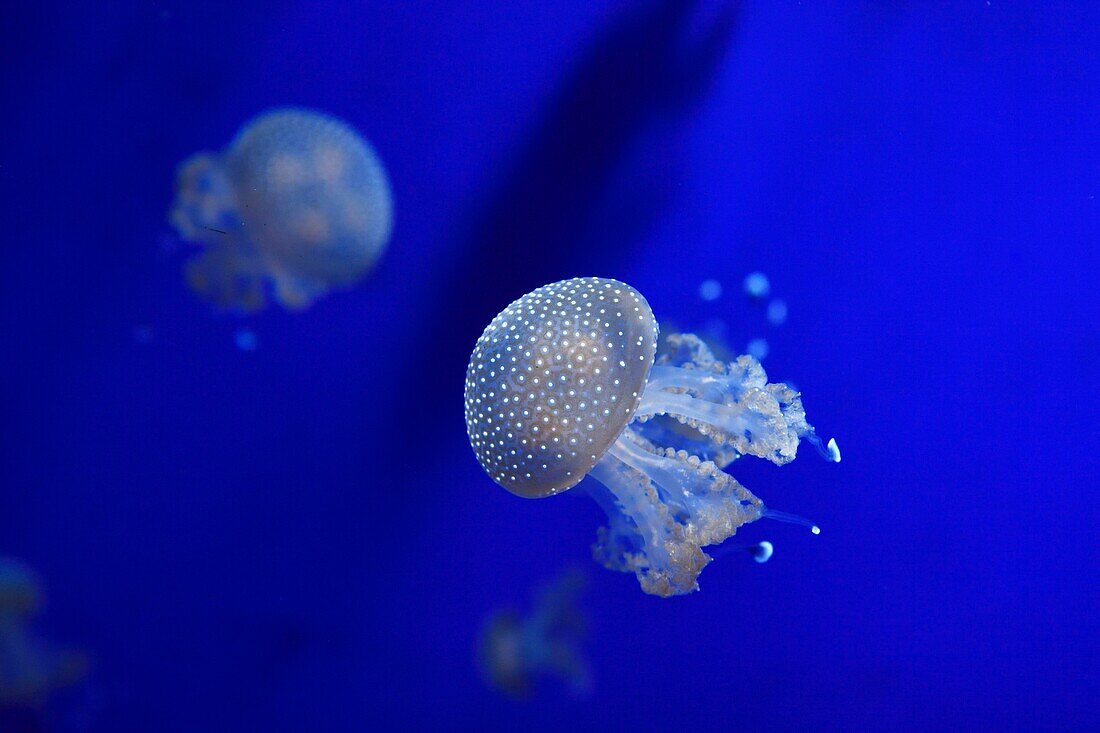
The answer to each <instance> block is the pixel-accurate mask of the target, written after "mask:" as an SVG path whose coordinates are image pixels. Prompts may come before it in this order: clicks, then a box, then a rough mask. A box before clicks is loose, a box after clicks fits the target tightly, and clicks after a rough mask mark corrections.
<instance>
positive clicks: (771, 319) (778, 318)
mask: <svg viewBox="0 0 1100 733" xmlns="http://www.w3.org/2000/svg"><path fill="white" fill-rule="evenodd" d="M786 322H787V301H785V300H780V299H779V298H776V299H775V300H773V301H772V302H770V303H768V323H770V324H772V325H773V326H782V325H783V324H784V323H786Z"/></svg>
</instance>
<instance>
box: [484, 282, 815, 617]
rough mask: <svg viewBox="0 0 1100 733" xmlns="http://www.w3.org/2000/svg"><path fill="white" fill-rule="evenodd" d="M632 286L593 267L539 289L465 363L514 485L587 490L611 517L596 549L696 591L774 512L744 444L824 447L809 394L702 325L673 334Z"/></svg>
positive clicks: (665, 585) (782, 450)
mask: <svg viewBox="0 0 1100 733" xmlns="http://www.w3.org/2000/svg"><path fill="white" fill-rule="evenodd" d="M657 333H658V327H657V321H656V319H655V318H654V317H653V312H652V311H651V310H650V307H649V304H648V303H647V302H646V300H645V298H643V297H642V295H641V293H639V292H638V291H637V290H635V289H634V288H632V287H630V286H629V285H626V284H624V283H621V282H618V281H615V280H607V279H601V278H594V277H587V278H575V279H572V280H564V281H561V282H557V283H553V284H551V285H546V286H544V287H541V288H538V289H537V290H534V291H532V292H530V293H528V294H527V295H524V296H523V297H521V298H520V299H519V300H517V301H515V302H514V303H512V304H511V305H509V306H508V307H507V308H505V309H504V310H503V311H501V313H500V314H499V315H498V316H497V317H496V318H494V319H493V321H492V323H490V324H489V326H488V327H487V328H486V329H485V331H484V333H482V335H481V338H480V339H478V342H477V345H476V346H475V348H474V351H473V355H472V356H471V357H470V364H469V367H468V369H467V371H466V385H465V412H466V428H467V432H468V434H469V438H470V444H471V446H472V447H473V450H474V453H475V455H476V456H477V459H478V462H479V463H480V464H481V466H482V467H483V468H484V469H485V471H486V472H487V473H488V474H489V476H490V477H491V478H492V479H493V480H494V481H496V482H497V483H498V484H500V485H501V486H503V487H504V488H506V489H508V490H509V491H510V492H512V493H513V494H516V495H518V496H522V497H529V498H539V497H546V496H551V495H553V494H557V493H560V492H562V491H565V490H567V489H570V488H572V487H574V486H576V485H577V484H578V483H580V482H581V480H582V479H583V478H584V477H585V476H591V477H592V478H593V479H595V480H594V481H587V482H585V484H584V485H583V490H584V491H586V492H587V493H588V494H589V495H591V496H592V498H594V499H595V500H596V502H597V503H598V504H599V505H600V506H601V507H602V508H603V510H604V511H605V512H606V513H607V516H608V525H607V526H606V527H603V528H601V529H600V531H599V533H598V536H597V541H596V544H595V545H594V547H593V552H594V555H595V558H596V559H597V560H598V561H599V562H601V563H602V564H603V565H605V566H606V567H608V568H611V569H613V570H620V571H624V572H633V573H634V574H635V575H636V576H637V578H638V581H639V583H640V584H641V587H642V590H644V591H645V592H646V593H651V594H654V595H658V596H672V595H680V594H684V593H690V592H691V591H694V590H697V589H698V583H697V578H698V576H699V573H700V572H701V571H702V569H703V567H704V566H705V565H706V564H707V563H708V562H710V559H711V558H710V557H708V556H707V554H706V553H704V552H703V549H702V548H704V547H706V546H708V545H714V544H718V543H721V542H723V541H724V540H726V539H728V538H729V537H732V536H733V535H734V533H736V531H737V529H738V527H740V526H741V525H743V524H745V523H747V522H752V521H754V520H756V519H760V518H761V517H770V518H774V519H780V520H785V521H795V522H799V523H802V524H805V525H807V526H810V527H812V528H813V529H814V531H815V533H816V532H817V531H818V530H817V527H816V526H814V525H812V524H811V523H810V522H807V521H806V520H803V519H801V518H798V517H794V516H793V515H789V514H785V513H782V512H776V511H773V510H771V509H768V508H766V507H765V506H764V504H763V502H762V501H761V500H760V499H758V498H757V497H756V496H754V495H753V494H752V493H750V492H749V491H748V490H747V489H746V488H745V487H743V486H742V485H741V484H740V483H738V482H737V480H736V479H734V478H733V477H732V476H730V475H729V474H728V473H726V472H725V471H723V470H722V469H723V468H725V467H727V466H728V465H729V464H730V463H732V462H733V461H734V460H736V459H737V458H739V457H741V456H744V455H751V456H756V457H759V458H764V459H767V460H769V461H771V462H772V463H775V464H780V465H781V464H785V463H788V462H789V461H791V460H793V459H794V457H795V454H796V451H797V449H798V444H799V440H800V439H806V440H808V441H809V442H811V443H812V444H813V445H815V446H816V447H817V448H818V449H819V451H820V452H821V453H822V454H823V455H825V456H826V457H831V456H830V452H829V451H828V450H826V449H825V448H824V446H822V444H821V441H820V440H819V439H818V438H817V436H816V435H815V434H814V429H813V428H812V427H811V426H810V425H809V424H808V423H807V422H806V415H805V412H804V411H803V408H802V400H801V397H800V395H799V394H798V393H797V392H795V391H794V390H792V389H791V388H789V387H788V386H787V385H785V384H769V383H768V382H767V376H766V375H765V373H764V369H763V368H762V367H761V366H760V364H759V362H757V361H756V360H755V359H753V358H752V357H750V356H741V357H739V358H737V359H736V360H735V361H733V362H731V363H724V362H721V361H717V360H716V359H715V358H714V356H713V355H712V353H711V352H710V350H709V349H708V348H707V347H706V345H705V344H703V342H702V341H701V340H699V339H698V338H697V337H695V336H693V335H691V334H676V335H674V336H670V337H668V338H667V339H665V340H666V342H668V345H667V349H666V350H665V353H662V354H661V355H660V357H659V358H658V355H657Z"/></svg>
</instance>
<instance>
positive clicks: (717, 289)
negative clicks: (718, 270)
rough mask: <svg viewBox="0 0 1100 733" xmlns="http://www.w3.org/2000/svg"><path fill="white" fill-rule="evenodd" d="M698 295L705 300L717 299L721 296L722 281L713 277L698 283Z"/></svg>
mask: <svg viewBox="0 0 1100 733" xmlns="http://www.w3.org/2000/svg"><path fill="white" fill-rule="evenodd" d="M699 297H700V298H702V299H703V300H707V301H710V300H718V299H719V298H721V297H722V283H720V282H718V281H717V280H713V279H712V280H704V281H703V282H701V283H699Z"/></svg>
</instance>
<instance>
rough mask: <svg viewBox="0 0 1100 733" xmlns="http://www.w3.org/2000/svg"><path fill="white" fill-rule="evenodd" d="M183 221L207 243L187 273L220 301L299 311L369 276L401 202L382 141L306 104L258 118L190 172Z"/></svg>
mask: <svg viewBox="0 0 1100 733" xmlns="http://www.w3.org/2000/svg"><path fill="white" fill-rule="evenodd" d="M171 220H172V224H173V225H174V226H175V228H176V230H177V231H178V232H179V234H180V236H181V237H182V238H183V239H185V240H188V241H191V242H195V243H197V244H200V245H202V246H203V247H204V250H203V252H202V253H200V254H198V255H197V256H195V257H194V258H192V259H191V260H190V261H189V262H188V263H187V268H186V275H187V281H188V283H189V284H190V286H191V289H192V290H194V291H195V292H196V293H197V294H198V295H199V296H200V297H202V298H203V299H205V300H207V301H209V302H211V303H213V304H214V305H216V306H218V307H221V308H227V309H233V310H238V311H243V312H251V311H257V310H260V309H262V308H263V307H264V306H265V305H266V302H267V295H268V291H269V290H270V293H271V295H273V296H274V298H275V299H276V300H277V301H278V302H279V303H280V304H282V305H283V307H285V308H288V309H290V310H298V309H302V308H306V307H308V306H309V305H310V304H311V303H312V302H313V301H314V300H316V299H317V298H319V297H321V296H323V295H324V294H325V293H327V292H328V291H329V290H331V289H334V288H346V287H350V286H351V285H353V284H354V283H355V282H356V281H358V280H359V279H360V278H362V277H363V276H364V275H365V274H366V273H367V272H368V271H369V270H370V269H371V267H372V266H373V265H374V263H375V261H376V260H377V259H378V258H379V256H380V255H381V254H382V251H383V250H384V249H385V247H386V243H387V241H388V240H389V236H390V230H391V227H392V221H393V204H392V201H391V198H390V187H389V182H388V180H387V178H386V172H385V170H384V169H383V168H382V164H381V162H380V161H379V160H378V156H377V155H376V154H375V152H374V149H373V148H372V147H371V146H370V144H369V143H367V142H366V141H365V140H363V138H361V137H360V136H359V134H358V133H357V132H356V131H355V130H353V129H352V128H351V127H349V126H348V125H347V124H345V123H344V122H341V121H340V120H338V119H336V118H334V117H329V116H328V115H325V114H322V113H320V112H315V111H312V110H306V109H276V110H272V111H269V112H265V113H263V114H261V115H260V116H258V117H256V118H255V119H253V120H252V121H251V122H249V123H248V124H247V125H245V126H244V128H243V129H242V130H241V131H240V132H239V133H238V134H237V137H236V138H235V139H234V140H233V142H232V143H230V145H229V147H228V148H226V150H225V151H223V152H221V153H209V152H204V153H198V154H197V155H194V156H192V157H191V158H188V159H187V160H186V161H184V162H183V164H182V165H181V166H180V168H179V172H178V174H177V180H176V200H175V203H174V204H173V207H172V211H171Z"/></svg>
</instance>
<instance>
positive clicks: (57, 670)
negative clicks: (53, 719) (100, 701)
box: [0, 557, 87, 709]
mask: <svg viewBox="0 0 1100 733" xmlns="http://www.w3.org/2000/svg"><path fill="white" fill-rule="evenodd" d="M41 606H42V587H41V584H40V583H39V581H38V578H37V576H36V575H35V574H34V573H33V572H32V571H31V570H30V569H29V568H27V567H26V566H25V565H23V564H22V563H20V562H18V561H16V560H12V559H10V558H3V557H0V709H12V708H40V707H42V706H43V705H45V703H46V701H47V699H48V697H49V695H50V693H52V692H53V691H55V690H57V689H59V688H62V687H66V686H68V685H70V684H73V683H75V682H77V681H79V680H80V679H81V678H82V677H83V676H84V675H85V673H86V669H87V660H86V658H85V657H84V655H83V654H79V653H76V652H71V651H63V650H60V649H58V648H56V647H55V646H54V645H53V644H50V643H48V642H45V641H43V640H41V639H39V638H38V637H37V636H36V635H35V634H34V633H33V632H32V631H31V630H30V629H29V628H28V627H29V624H30V620H31V619H32V618H33V617H34V616H35V615H36V614H37V613H38V611H39V609H40V608H41Z"/></svg>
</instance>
